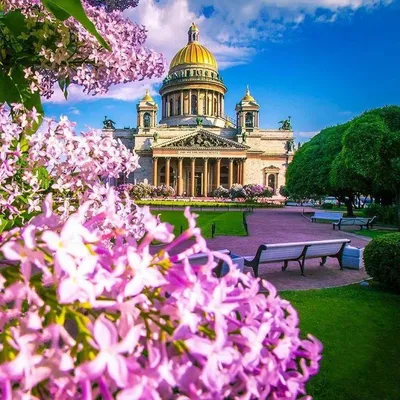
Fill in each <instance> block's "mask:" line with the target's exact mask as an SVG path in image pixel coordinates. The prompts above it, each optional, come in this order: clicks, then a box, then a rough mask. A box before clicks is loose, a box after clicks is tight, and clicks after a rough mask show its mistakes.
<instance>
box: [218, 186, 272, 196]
mask: <svg viewBox="0 0 400 400" xmlns="http://www.w3.org/2000/svg"><path fill="white" fill-rule="evenodd" d="M271 196H272V190H271V189H270V188H268V187H266V186H263V185H259V184H248V185H244V186H242V185H240V184H238V183H235V184H233V185H232V187H231V189H225V188H224V187H222V186H220V187H218V188H217V189H216V190H215V191H214V197H219V198H230V199H232V200H236V199H249V200H254V199H256V198H260V197H271Z"/></svg>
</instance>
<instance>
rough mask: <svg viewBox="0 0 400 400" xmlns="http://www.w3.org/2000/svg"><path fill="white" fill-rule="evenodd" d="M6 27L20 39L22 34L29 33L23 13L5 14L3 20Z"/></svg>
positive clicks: (12, 12)
mask: <svg viewBox="0 0 400 400" xmlns="http://www.w3.org/2000/svg"><path fill="white" fill-rule="evenodd" d="M2 21H3V23H4V25H5V26H6V27H7V28H8V29H9V30H10V32H11V33H12V34H13V35H14V36H16V37H18V36H19V35H20V34H21V33H22V32H24V31H25V32H27V31H28V29H27V27H26V22H25V17H24V16H23V15H22V14H21V11H11V12H8V13H7V14H5V16H4V17H3V18H2Z"/></svg>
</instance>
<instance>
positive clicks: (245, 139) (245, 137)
mask: <svg viewBox="0 0 400 400" xmlns="http://www.w3.org/2000/svg"><path fill="white" fill-rule="evenodd" d="M246 141H247V133H246V131H244V132H243V133H242V143H246Z"/></svg>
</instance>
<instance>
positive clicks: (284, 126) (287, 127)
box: [278, 115, 292, 131]
mask: <svg viewBox="0 0 400 400" xmlns="http://www.w3.org/2000/svg"><path fill="white" fill-rule="evenodd" d="M278 124H281V126H280V127H279V130H280V131H291V130H292V117H291V116H290V115H289V117H288V119H284V120H282V121H279V122H278Z"/></svg>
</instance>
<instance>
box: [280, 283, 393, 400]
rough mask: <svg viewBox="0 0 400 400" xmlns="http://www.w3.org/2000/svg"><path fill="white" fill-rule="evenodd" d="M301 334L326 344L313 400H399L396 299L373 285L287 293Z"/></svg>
mask: <svg viewBox="0 0 400 400" xmlns="http://www.w3.org/2000/svg"><path fill="white" fill-rule="evenodd" d="M281 295H282V297H283V298H285V299H287V300H290V301H291V303H292V304H293V305H294V307H295V308H296V309H297V311H298V312H299V316H300V326H301V330H302V332H303V333H312V334H313V335H314V336H316V337H318V338H319V339H320V340H321V341H322V343H323V344H324V353H323V360H322V363H321V370H320V373H319V374H318V375H317V376H316V377H314V378H313V379H312V380H311V382H310V383H309V385H308V392H309V394H310V395H312V396H313V397H314V399H315V400H399V399H400V344H399V340H400V296H399V295H397V294H394V293H390V292H387V291H384V290H382V289H380V288H379V287H378V286H376V285H370V286H368V287H362V286H360V285H353V286H347V287H342V288H334V289H323V290H308V291H296V292H294V291H286V292H282V293H281Z"/></svg>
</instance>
